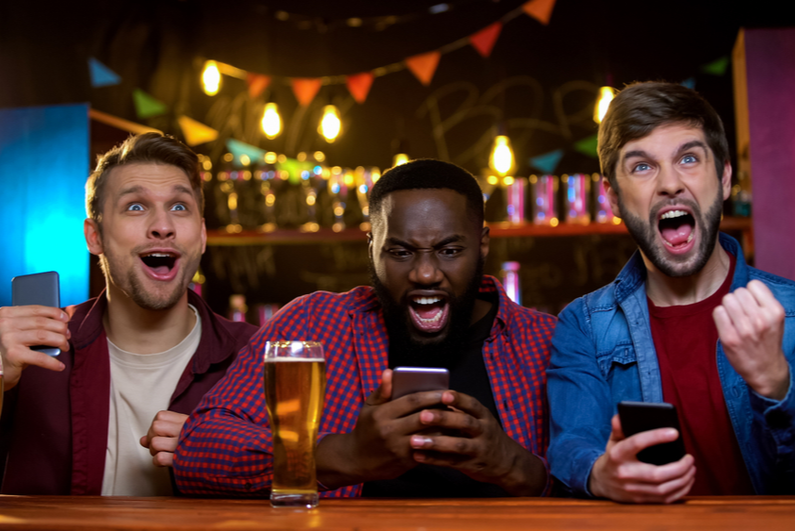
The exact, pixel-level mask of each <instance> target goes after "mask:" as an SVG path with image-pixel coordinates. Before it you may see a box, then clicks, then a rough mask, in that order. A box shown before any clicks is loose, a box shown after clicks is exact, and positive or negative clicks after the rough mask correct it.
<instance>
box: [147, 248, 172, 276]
mask: <svg viewBox="0 0 795 531" xmlns="http://www.w3.org/2000/svg"><path fill="white" fill-rule="evenodd" d="M140 257H141V261H142V262H143V264H144V266H145V267H144V269H145V270H146V272H147V273H148V274H149V275H150V276H152V277H153V278H155V279H158V280H169V279H170V278H171V277H172V276H173V274H175V273H176V267H175V266H176V264H177V260H178V259H179V255H177V254H176V253H173V252H163V251H151V252H147V253H144V254H141V255H140Z"/></svg>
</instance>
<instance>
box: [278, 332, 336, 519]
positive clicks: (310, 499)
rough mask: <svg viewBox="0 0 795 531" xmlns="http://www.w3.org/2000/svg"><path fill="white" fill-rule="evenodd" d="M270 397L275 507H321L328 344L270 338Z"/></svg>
mask: <svg viewBox="0 0 795 531" xmlns="http://www.w3.org/2000/svg"><path fill="white" fill-rule="evenodd" d="M264 365H265V377H264V380H265V382H264V383H265V403H266V405H267V408H268V417H269V418H270V425H271V433H272V435H273V483H272V485H271V505H273V506H274V507H307V508H311V507H317V478H316V475H315V445H316V440H317V432H318V427H319V425H320V415H321V413H322V412H323V398H324V394H325V390H326V362H325V359H324V358H323V346H322V345H321V344H320V343H317V342H314V341H268V342H267V343H266V344H265V359H264Z"/></svg>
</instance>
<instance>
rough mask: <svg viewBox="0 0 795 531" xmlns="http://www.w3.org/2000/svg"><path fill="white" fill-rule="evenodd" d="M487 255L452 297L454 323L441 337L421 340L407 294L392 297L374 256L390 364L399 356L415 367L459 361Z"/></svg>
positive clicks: (372, 277)
mask: <svg viewBox="0 0 795 531" xmlns="http://www.w3.org/2000/svg"><path fill="white" fill-rule="evenodd" d="M483 264H484V259H483V256H479V257H478V262H477V265H476V267H475V273H474V275H473V276H472V279H471V280H470V282H469V285H468V286H467V289H466V290H465V291H464V293H463V294H462V295H461V296H458V297H452V296H451V297H450V299H448V301H447V302H448V304H449V305H450V323H449V324H448V329H447V333H446V334H445V335H444V336H443V337H442V338H441V339H438V340H432V341H429V342H419V341H415V340H414V339H413V338H412V334H411V328H412V327H413V326H414V325H413V324H412V322H411V317H410V316H409V313H408V312H409V311H408V305H409V301H408V299H407V298H406V297H405V296H404V297H403V299H402V300H401V301H395V300H394V299H392V296H391V295H390V293H389V291H388V290H387V288H386V286H384V284H383V283H382V282H381V280H380V279H379V278H378V275H376V273H375V268H374V266H373V262H372V260H370V281H371V283H372V286H373V288H374V289H375V293H376V295H377V296H378V300H379V302H380V303H381V307H382V308H383V311H384V321H385V322H386V328H387V333H388V334H389V352H390V356H389V366H390V367H393V365H394V361H393V360H396V359H399V360H400V362H401V364H404V365H407V366H412V367H447V368H450V367H452V366H454V365H455V363H456V360H457V358H458V357H460V355H461V346H462V345H463V343H464V341H465V340H466V332H467V329H468V328H469V324H470V321H471V320H472V312H473V311H474V308H475V301H476V300H477V297H478V293H479V292H480V284H481V282H482V280H483Z"/></svg>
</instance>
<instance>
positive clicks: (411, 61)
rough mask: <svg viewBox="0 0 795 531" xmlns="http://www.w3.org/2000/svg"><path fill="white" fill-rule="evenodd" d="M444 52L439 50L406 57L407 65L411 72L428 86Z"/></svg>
mask: <svg viewBox="0 0 795 531" xmlns="http://www.w3.org/2000/svg"><path fill="white" fill-rule="evenodd" d="M441 57H442V54H441V53H440V52H439V51H435V52H428V53H423V54H420V55H415V56H413V57H409V58H408V59H406V66H408V67H409V70H411V73H412V74H414V75H415V76H416V78H417V79H419V80H420V83H422V84H423V85H425V86H427V85H430V84H431V80H432V79H433V74H434V73H435V72H436V67H437V66H439V58H441Z"/></svg>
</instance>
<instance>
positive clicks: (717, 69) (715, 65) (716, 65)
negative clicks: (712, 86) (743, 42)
mask: <svg viewBox="0 0 795 531" xmlns="http://www.w3.org/2000/svg"><path fill="white" fill-rule="evenodd" d="M727 68H729V56H728V55H724V56H723V57H721V58H720V59H716V60H714V61H712V62H711V63H708V64H705V65H704V66H702V67H701V71H702V72H705V73H707V74H712V75H713V76H722V75H723V74H725V73H726V69H727Z"/></svg>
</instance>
